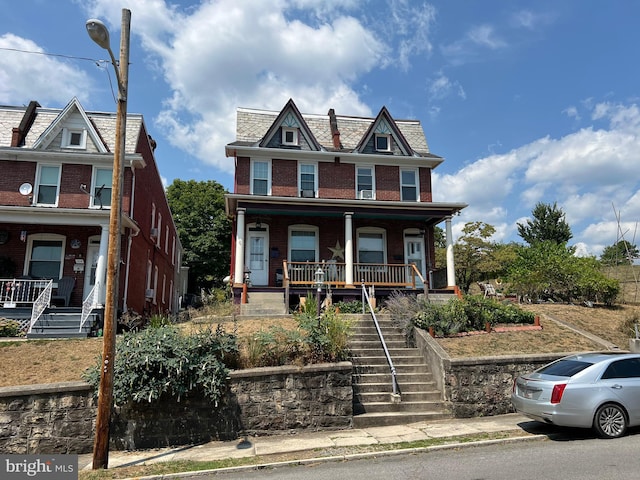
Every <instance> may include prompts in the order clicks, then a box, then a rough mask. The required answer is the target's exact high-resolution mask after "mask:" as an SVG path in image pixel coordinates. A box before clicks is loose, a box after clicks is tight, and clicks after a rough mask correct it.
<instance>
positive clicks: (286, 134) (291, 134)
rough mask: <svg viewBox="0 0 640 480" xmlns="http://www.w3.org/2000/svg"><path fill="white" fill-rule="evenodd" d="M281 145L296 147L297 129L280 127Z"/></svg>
mask: <svg viewBox="0 0 640 480" xmlns="http://www.w3.org/2000/svg"><path fill="white" fill-rule="evenodd" d="M282 144H283V145H295V146H297V145H298V129H297V128H291V127H282Z"/></svg>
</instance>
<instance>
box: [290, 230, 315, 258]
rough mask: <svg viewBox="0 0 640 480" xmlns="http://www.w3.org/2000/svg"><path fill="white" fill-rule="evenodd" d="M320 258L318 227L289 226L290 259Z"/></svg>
mask: <svg viewBox="0 0 640 480" xmlns="http://www.w3.org/2000/svg"><path fill="white" fill-rule="evenodd" d="M317 258H318V228H317V227H313V226H306V225H293V226H291V227H289V260H290V261H292V262H316V261H317Z"/></svg>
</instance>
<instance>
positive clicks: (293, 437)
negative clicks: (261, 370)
mask: <svg viewBox="0 0 640 480" xmlns="http://www.w3.org/2000/svg"><path fill="white" fill-rule="evenodd" d="M530 422H531V420H530V419H528V418H526V417H523V416H522V415H518V414H507V415H497V416H494V417H481V418H465V419H448V420H435V421H431V422H419V423H412V424H409V425H394V426H388V427H371V428H362V429H351V430H330V431H322V432H300V433H293V434H278V435H272V436H264V437H248V438H246V439H243V438H241V439H238V440H233V441H227V442H219V441H216V442H209V443H206V444H204V445H196V446H188V447H175V448H163V449H153V450H141V451H132V452H123V451H110V452H109V468H114V467H120V466H133V465H143V464H150V463H155V462H164V461H176V460H193V461H204V460H222V459H225V458H244V457H255V456H264V455H273V454H294V453H295V452H303V451H307V450H315V449H325V448H326V449H328V448H337V449H339V448H340V447H352V446H357V445H384V444H392V443H402V442H413V441H417V440H427V439H430V438H446V437H455V436H459V435H473V434H481V433H494V432H509V431H518V432H519V435H520V436H521V437H525V438H526V437H530V438H539V436H538V435H537V433H536V431H535V429H529V428H528V426H529V424H530ZM523 427H527V429H526V430H525V429H524V428H523ZM375 454H376V455H377V456H379V455H380V454H381V452H380V451H378V452H376V453H375ZM91 461H92V455H91V454H86V455H80V457H79V468H80V469H91Z"/></svg>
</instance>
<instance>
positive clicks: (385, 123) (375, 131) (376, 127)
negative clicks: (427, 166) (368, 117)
mask: <svg viewBox="0 0 640 480" xmlns="http://www.w3.org/2000/svg"><path fill="white" fill-rule="evenodd" d="M392 142H393V144H392ZM394 146H395V147H396V148H394ZM395 149H399V150H400V152H401V154H402V155H403V156H407V157H409V156H411V157H413V156H418V155H417V153H416V152H415V151H414V150H413V149H412V148H411V146H410V145H409V142H408V141H407V139H406V138H405V137H404V135H403V134H402V132H401V131H400V129H399V128H398V125H397V124H396V122H395V121H394V120H393V118H392V117H391V114H390V113H389V111H388V110H387V108H386V107H382V109H381V110H380V113H378V116H377V117H376V118H375V120H374V121H373V123H372V124H371V126H370V127H369V129H368V130H367V131H366V133H365V134H364V136H363V137H362V139H361V140H360V143H359V144H358V146H357V147H356V152H358V153H382V154H391V153H393V152H394V150H395Z"/></svg>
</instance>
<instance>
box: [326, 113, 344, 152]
mask: <svg viewBox="0 0 640 480" xmlns="http://www.w3.org/2000/svg"><path fill="white" fill-rule="evenodd" d="M327 115H329V125H330V126H331V138H332V139H333V148H335V149H337V150H341V149H342V143H341V142H340V131H339V130H338V121H337V120H336V112H335V110H334V109H333V108H330V109H329V113H328V114H327Z"/></svg>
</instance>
